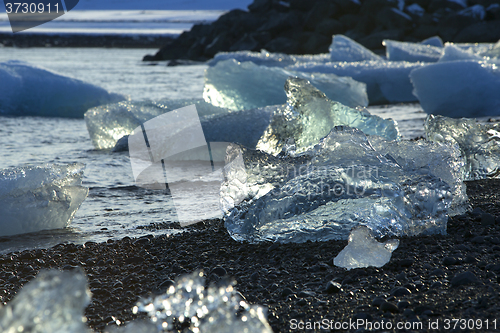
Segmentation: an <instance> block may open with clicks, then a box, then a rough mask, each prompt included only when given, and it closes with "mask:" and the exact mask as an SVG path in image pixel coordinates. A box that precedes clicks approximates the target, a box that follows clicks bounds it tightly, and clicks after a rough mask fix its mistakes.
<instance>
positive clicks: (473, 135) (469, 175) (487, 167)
mask: <svg viewBox="0 0 500 333" xmlns="http://www.w3.org/2000/svg"><path fill="white" fill-rule="evenodd" d="M424 128H425V135H426V137H427V139H428V140H430V141H435V142H443V143H452V144H456V145H458V146H459V147H460V149H461V151H462V154H463V156H464V157H465V172H464V180H477V179H485V178H489V177H491V178H500V124H479V123H477V122H476V120H475V119H467V118H462V119H454V118H447V117H443V116H433V115H429V116H428V117H427V119H426V121H425V125H424Z"/></svg>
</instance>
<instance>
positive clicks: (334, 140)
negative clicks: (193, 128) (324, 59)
mask: <svg viewBox="0 0 500 333" xmlns="http://www.w3.org/2000/svg"><path fill="white" fill-rule="evenodd" d="M288 148H289V150H288V154H281V155H280V156H277V157H276V156H272V155H268V154H266V153H264V152H261V151H254V150H249V149H245V148H241V147H238V146H234V145H233V146H230V147H229V150H228V154H227V164H226V166H225V167H224V180H223V183H222V186H221V208H222V209H223V210H224V212H225V226H226V228H227V230H228V231H229V233H230V234H231V236H232V237H233V238H234V239H236V240H247V241H249V242H259V241H263V240H270V241H282V242H305V241H307V240H313V241H323V240H331V239H347V237H348V235H349V232H350V231H351V230H352V229H353V228H354V227H356V226H359V225H365V226H367V227H368V228H370V229H371V230H372V231H373V232H374V233H375V235H376V236H377V237H380V236H384V235H390V236H402V235H417V234H421V233H445V232H446V222H447V219H448V215H447V211H448V207H450V205H451V203H452V197H453V193H452V190H451V188H450V186H449V185H448V184H447V183H446V182H445V181H443V180H441V179H440V178H438V177H437V176H434V175H433V174H431V173H430V171H429V168H422V167H418V165H417V163H416V162H413V163H412V162H411V161H404V162H405V163H404V164H403V165H400V163H398V161H397V160H396V159H395V158H393V157H392V156H391V155H390V153H389V154H387V153H386V154H385V155H384V154H382V153H381V152H379V151H378V150H377V149H374V147H373V146H372V145H371V143H370V141H369V139H368V137H367V136H366V135H365V134H364V133H363V132H361V131H359V130H357V129H354V128H350V127H335V128H334V129H333V130H332V131H331V133H330V134H328V135H327V136H326V137H325V138H324V139H322V140H321V141H320V143H319V144H318V145H316V146H311V147H310V148H309V149H307V150H305V151H304V152H303V153H301V154H294V153H293V151H291V150H293V145H292V144H289V146H288ZM443 154H444V153H443ZM435 157H436V158H438V157H439V156H437V155H435ZM398 159H399V160H401V159H404V156H398ZM410 159H411V157H408V160H410ZM413 165H415V166H413Z"/></svg>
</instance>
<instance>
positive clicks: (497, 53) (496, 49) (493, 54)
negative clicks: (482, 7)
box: [481, 5, 500, 58]
mask: <svg viewBox="0 0 500 333" xmlns="http://www.w3.org/2000/svg"><path fill="white" fill-rule="evenodd" d="M497 6H498V7H500V5H497ZM481 55H482V56H485V57H489V58H500V40H499V41H498V42H497V43H496V44H495V45H494V46H493V47H492V48H491V49H489V50H487V51H485V52H483V53H482V54H481Z"/></svg>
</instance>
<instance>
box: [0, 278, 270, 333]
mask: <svg viewBox="0 0 500 333" xmlns="http://www.w3.org/2000/svg"><path fill="white" fill-rule="evenodd" d="M90 299H91V293H90V291H89V287H88V283H87V278H86V276H85V273H84V272H83V271H82V270H81V269H77V270H72V271H58V270H50V271H42V272H40V273H39V274H38V275H37V277H36V278H35V279H34V280H33V281H31V282H29V283H28V284H26V285H25V286H24V287H23V288H22V289H21V290H20V291H19V293H18V294H17V295H16V297H15V298H14V299H13V300H11V301H10V302H9V303H7V304H6V305H4V306H0V329H1V331H2V332H4V333H15V332H32V333H48V332H50V333H68V332H71V333H92V332H94V331H92V330H90V329H89V328H88V327H87V325H86V318H85V316H84V313H85V308H86V307H87V305H88V304H89V303H90ZM132 311H133V312H134V313H137V312H146V313H147V314H148V315H149V319H142V320H134V321H131V322H129V323H127V325H125V326H118V327H116V326H115V327H113V326H111V327H110V328H108V329H107V330H106V332H108V333H112V332H121V333H137V332H141V333H160V332H177V331H178V330H176V329H175V327H174V325H173V320H174V318H175V319H176V320H177V322H187V323H189V325H187V326H186V325H184V326H183V327H184V330H183V332H198V333H226V332H227V333H233V332H247V333H272V329H271V327H270V326H269V324H268V322H267V315H266V310H265V309H264V308H263V307H261V306H259V305H248V304H247V303H246V302H245V301H244V300H243V299H242V298H241V297H240V296H239V293H238V292H237V291H236V289H235V288H234V282H231V283H220V284H219V285H217V286H215V285H210V286H209V287H208V288H205V279H204V277H203V273H202V272H194V273H192V274H191V275H185V276H181V277H180V278H178V279H177V280H176V283H175V285H172V286H171V287H170V288H169V289H168V290H167V292H166V293H165V294H163V295H160V296H156V297H154V298H149V299H143V300H141V301H139V302H138V304H137V306H135V307H134V308H133V309H132ZM118 324H119V323H118Z"/></svg>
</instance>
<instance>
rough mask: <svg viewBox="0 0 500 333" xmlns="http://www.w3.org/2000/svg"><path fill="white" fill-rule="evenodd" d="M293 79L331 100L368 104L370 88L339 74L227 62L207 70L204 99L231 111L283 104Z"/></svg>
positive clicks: (353, 104) (352, 105) (349, 103)
mask: <svg viewBox="0 0 500 333" xmlns="http://www.w3.org/2000/svg"><path fill="white" fill-rule="evenodd" d="M289 76H297V77H300V78H303V79H306V80H309V81H310V82H311V84H312V85H313V86H315V87H316V88H318V89H319V90H321V91H323V92H324V93H325V94H326V95H327V96H328V98H330V99H332V100H334V101H338V102H340V103H342V104H344V105H348V106H351V107H356V106H366V105H368V96H367V94H366V85H365V84H364V83H360V82H357V81H355V80H353V79H351V78H350V77H338V76H337V75H335V74H324V73H301V72H298V71H290V70H285V69H283V68H279V67H265V66H258V65H256V64H254V63H253V62H243V63H240V62H237V61H235V60H232V59H231V60H225V61H221V62H219V63H217V64H216V65H215V66H213V67H209V68H207V69H206V71H205V88H204V90H203V98H204V99H205V101H206V102H208V103H211V104H212V105H215V106H218V107H221V108H226V109H229V110H248V109H254V108H259V107H265V106H268V105H277V104H283V103H285V101H286V95H285V93H284V91H283V85H284V84H285V81H286V79H287V78H288V77H289Z"/></svg>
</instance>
